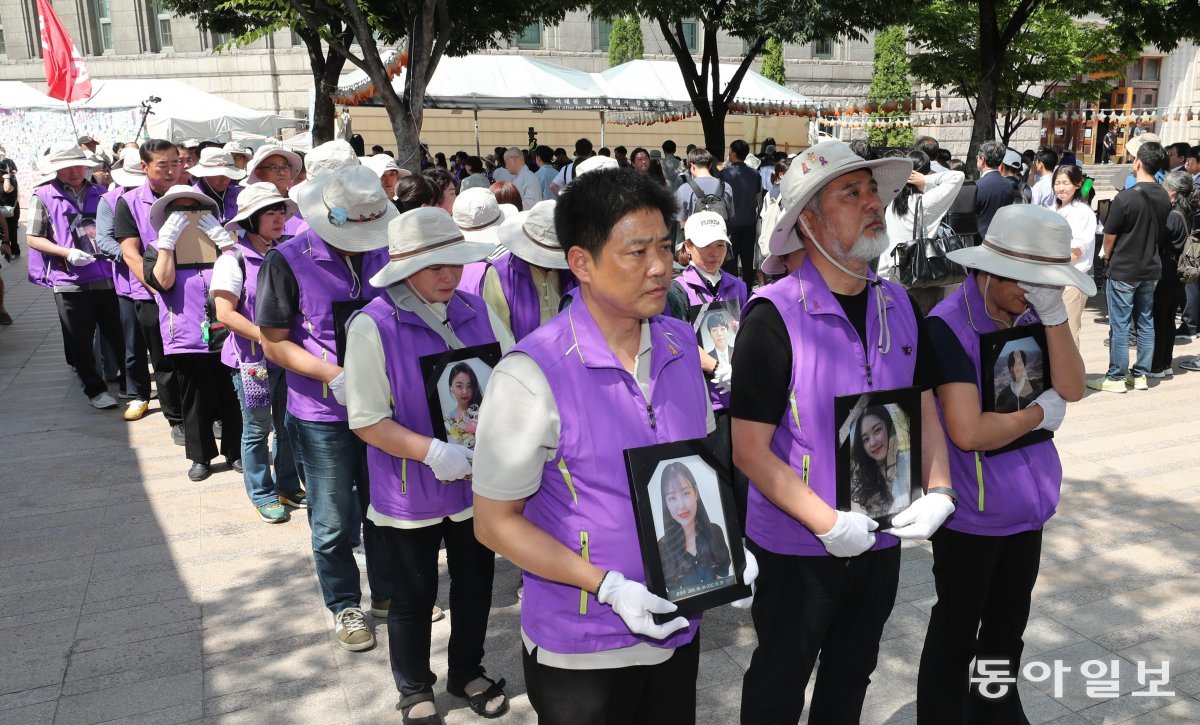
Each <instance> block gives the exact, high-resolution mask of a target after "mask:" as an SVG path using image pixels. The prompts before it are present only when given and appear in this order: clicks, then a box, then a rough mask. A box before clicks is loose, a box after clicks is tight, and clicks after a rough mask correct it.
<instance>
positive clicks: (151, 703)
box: [0, 259, 1200, 725]
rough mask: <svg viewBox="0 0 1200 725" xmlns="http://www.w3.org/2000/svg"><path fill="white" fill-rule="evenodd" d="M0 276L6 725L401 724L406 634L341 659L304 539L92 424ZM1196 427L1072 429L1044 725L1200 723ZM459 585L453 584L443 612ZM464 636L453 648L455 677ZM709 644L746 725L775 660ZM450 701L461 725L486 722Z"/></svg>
mask: <svg viewBox="0 0 1200 725" xmlns="http://www.w3.org/2000/svg"><path fill="white" fill-rule="evenodd" d="M0 275H2V276H3V279H4V281H5V283H6V285H7V286H8V296H7V297H8V299H7V307H8V310H9V312H10V313H11V314H12V316H13V317H14V318H15V319H16V323H15V324H14V325H12V326H11V327H4V328H0V501H2V504H0V723H51V722H55V723H100V722H115V721H120V722H131V723H155V724H158V723H182V722H192V721H201V720H203V721H205V722H221V723H225V722H230V723H233V722H246V723H272V722H313V723H342V722H369V723H374V722H379V723H382V722H399V720H400V716H399V713H398V712H397V711H396V710H395V704H396V701H397V694H396V691H395V687H394V685H393V683H392V680H391V674H390V671H389V668H388V663H387V644H386V642H387V632H386V626H385V625H384V623H383V622H381V621H374V622H372V624H373V626H374V629H375V633H376V636H377V637H378V638H379V643H378V645H377V646H376V647H375V649H373V650H372V651H370V652H365V653H357V654H356V653H351V652H347V651H345V650H343V649H342V648H341V647H339V646H337V644H336V643H335V641H334V640H333V638H332V636H331V626H332V620H331V618H330V617H329V616H328V615H327V614H326V612H325V610H324V608H323V607H322V605H321V598H320V595H319V592H318V589H317V584H316V579H315V576H314V573H313V563H312V556H311V552H310V549H309V530H308V525H307V522H306V521H305V517H304V516H303V515H293V517H292V520H291V521H290V522H289V523H286V524H282V525H276V526H269V525H266V524H263V523H261V522H260V521H259V519H258V517H257V515H256V512H255V510H254V509H253V507H251V505H250V504H249V502H248V500H247V498H246V494H245V491H244V489H243V487H242V482H241V477H240V475H238V474H235V473H234V472H232V471H229V470H226V469H225V468H224V467H223V465H222V466H219V467H218V468H217V473H215V474H214V475H213V476H212V477H211V478H209V479H208V480H207V481H204V482H203V483H199V484H196V483H192V482H190V481H188V479H187V476H186V470H187V463H186V461H185V460H184V458H183V450H182V449H181V448H178V447H176V446H174V445H172V444H171V441H170V436H169V431H168V428H167V426H166V425H165V424H164V422H163V419H162V417H161V416H160V415H158V414H157V403H154V404H152V410H153V411H155V413H154V414H153V415H151V416H149V417H147V418H145V419H143V420H141V421H139V422H136V423H126V422H124V421H123V420H122V419H121V414H120V411H119V410H109V411H97V410H93V409H92V408H91V407H90V406H88V403H87V400H86V399H85V398H84V396H83V395H82V394H81V392H80V387H79V383H78V380H77V379H76V377H75V375H74V374H73V373H72V372H71V371H70V370H69V369H68V368H67V367H66V365H65V364H64V362H63V352H62V337H61V334H60V332H59V327H58V322H57V318H56V315H55V308H54V302H53V299H52V297H51V293H50V292H49V291H47V290H43V289H41V288H38V287H34V286H32V285H30V284H28V283H27V282H25V281H24V260H23V259H22V260H21V261H20V263H19V264H18V265H9V264H5V266H4V269H3V270H0ZM1096 317H1097V313H1096V310H1095V308H1094V306H1093V307H1092V308H1089V310H1088V311H1087V312H1085V314H1084V320H1085V326H1084V331H1083V348H1084V358H1085V360H1086V361H1087V363H1088V372H1089V373H1090V374H1098V373H1100V372H1102V371H1103V369H1104V368H1105V367H1106V364H1107V349H1106V348H1105V347H1103V345H1102V341H1103V339H1104V337H1105V335H1106V331H1107V328H1106V327H1105V326H1104V325H1102V324H1098V323H1096V322H1095V321H1094V320H1095V318H1096ZM1177 352H1178V353H1179V354H1194V353H1197V352H1200V342H1195V343H1192V344H1190V345H1187V346H1183V347H1181V348H1178V349H1177ZM113 392H114V394H115V392H116V391H115V390H114V391H113ZM1198 411H1200V373H1190V374H1178V375H1176V377H1175V379H1174V380H1167V381H1165V382H1163V381H1158V382H1157V384H1156V383H1155V381H1152V383H1151V389H1150V390H1149V392H1130V393H1129V394H1126V395H1112V394H1093V395H1091V396H1090V397H1088V398H1087V399H1086V400H1085V401H1083V402H1081V403H1078V404H1075V405H1072V406H1071V407H1070V408H1069V411H1068V414H1067V419H1066V423H1065V424H1064V426H1063V428H1062V429H1061V430H1060V431H1059V433H1058V436H1057V439H1056V440H1057V443H1058V448H1059V451H1060V452H1061V455H1062V459H1063V468H1064V470H1065V473H1066V480H1065V481H1064V484H1063V497H1062V504H1061V505H1060V507H1059V513H1058V515H1057V516H1056V517H1055V518H1054V519H1053V520H1052V521H1051V522H1050V525H1049V526H1048V528H1047V531H1046V535H1045V552H1044V554H1043V558H1042V571H1041V576H1040V578H1039V580H1038V586H1037V590H1036V591H1035V594H1034V611H1033V614H1032V617H1031V621H1030V624H1029V629H1028V632H1027V636H1026V641H1027V646H1026V655H1027V657H1026V659H1027V661H1028V662H1035V661H1036V662H1043V663H1046V664H1047V665H1049V666H1053V664H1054V663H1055V662H1056V661H1057V662H1060V663H1061V664H1062V665H1063V666H1064V667H1067V668H1070V671H1069V672H1067V673H1066V674H1065V675H1064V677H1063V686H1062V689H1063V692H1062V696H1061V697H1054V696H1053V689H1054V684H1053V679H1054V678H1053V677H1050V678H1049V679H1048V680H1046V681H1044V682H1041V683H1038V684H1032V683H1029V682H1024V683H1022V695H1023V699H1024V702H1025V705H1026V711H1027V712H1028V714H1029V717H1030V720H1031V721H1032V722H1034V723H1047V722H1053V723H1056V724H1059V725H1068V724H1070V725H1074V724H1075V723H1118V722H1134V723H1138V724H1139V725H1140V724H1142V723H1196V722H1200V701H1198V697H1197V695H1198V693H1200V576H1197V571H1200V475H1198V474H1200V465H1198V463H1197V460H1198V458H1200V431H1198V430H1197V428H1198V426H1197V423H1198V422H1200V412H1198ZM614 475H622V474H621V473H620V472H614ZM996 485H999V484H996ZM930 565H931V555H930V551H929V546H928V544H927V543H926V544H924V545H906V546H905V549H904V560H903V567H902V574H901V582H900V594H899V597H898V600H897V602H896V607H895V610H894V611H893V613H892V616H891V620H890V621H889V622H888V626H887V629H886V631H885V634H884V641H883V645H882V651H881V654H880V661H879V667H878V669H877V671H876V674H875V678H874V682H873V683H872V685H871V687H870V689H869V690H868V692H867V702H866V708H865V710H864V714H863V722H864V723H909V722H913V721H914V719H915V718H914V716H915V691H916V676H917V671H916V664H917V662H918V659H919V657H920V651H921V645H922V641H923V638H924V632H925V626H926V621H927V618H928V613H929V609H930V607H931V605H932V604H933V601H934V592H933V578H932V574H931V572H930ZM444 577H445V569H444V567H443V582H442V595H443V596H442V598H441V602H442V604H443V606H445V592H446V586H447V581H446V580H445V578H444ZM517 582H518V573H517V571H516V570H515V569H514V568H513V567H512V566H511V565H509V564H507V563H505V562H500V563H499V564H498V566H497V570H496V586H495V595H494V599H493V604H492V614H491V626H490V631H489V636H488V641H487V650H488V655H487V657H486V659H485V665H486V666H487V667H488V671H489V674H491V675H492V676H494V677H505V678H507V679H508V692H509V694H510V695H511V696H512V699H513V703H512V704H513V707H512V711H511V712H510V714H508V715H507V716H506V717H505V718H503V719H502V720H500V721H499V722H503V723H532V722H534V721H535V716H534V714H533V711H532V710H531V708H530V707H529V703H528V699H527V697H526V696H525V694H524V685H523V678H522V675H521V668H520V658H519V650H518V647H519V637H518V620H519V607H520V604H519V601H518V600H517V597H516V588H517ZM363 587H364V592H365V591H366V581H365V577H364V581H363ZM453 618H454V614H453V612H450V613H449V617H448V618H447V619H446V620H444V621H442V622H440V623H437V624H435V625H434V627H433V634H434V645H433V649H434V671H435V672H437V673H438V674H439V676H441V677H443V678H444V676H445V648H446V641H447V637H448V635H449V631H450V625H451V622H452V621H453ZM368 622H371V620H370V619H368ZM701 643H702V649H703V654H702V656H701V664H700V678H699V683H698V687H699V688H700V691H699V704H698V717H697V719H698V721H699V722H701V723H735V722H737V713H738V701H739V698H740V693H741V678H742V673H743V671H744V670H745V668H746V666H747V664H748V662H749V659H750V655H751V652H752V651H753V649H754V631H753V628H752V626H751V624H750V618H749V614H748V613H746V612H742V611H739V610H733V609H731V608H729V607H723V608H721V609H718V610H715V611H713V612H711V613H709V614H708V615H707V616H706V618H705V622H704V626H703V629H702V634H701ZM1089 660H1100V661H1102V662H1103V663H1104V664H1105V665H1106V666H1108V663H1109V662H1110V661H1114V660H1115V661H1116V662H1117V663H1118V665H1119V668H1120V678H1119V692H1120V693H1121V694H1120V696H1117V697H1114V696H1112V695H1111V694H1109V695H1105V694H1102V693H1093V694H1097V695H1100V696H1098V697H1089V695H1088V693H1087V692H1086V690H1085V683H1084V682H1083V679H1082V677H1081V675H1080V674H1079V670H1080V668H1081V666H1082V665H1083V664H1084V663H1085V662H1087V661H1089ZM1164 661H1168V662H1169V663H1170V668H1171V671H1170V676H1171V679H1170V683H1169V685H1167V686H1166V687H1164V688H1162V689H1165V690H1168V691H1173V692H1174V694H1173V695H1171V696H1165V697H1141V696H1133V695H1132V694H1131V693H1132V692H1134V691H1136V690H1144V689H1145V687H1144V686H1143V685H1140V684H1139V683H1138V669H1137V668H1138V663H1142V662H1144V663H1146V665H1147V666H1148V667H1151V668H1158V667H1160V666H1161V663H1162V662H1164ZM1092 666H1093V667H1094V665H1092ZM1035 669H1036V667H1035ZM443 687H444V679H443V681H441V682H439V685H438V686H437V688H436V689H437V692H438V707H439V709H440V711H441V712H442V713H443V715H444V716H445V717H446V721H447V723H468V722H481V720H478V719H476V718H475V716H474V715H473V714H472V713H471V712H470V710H468V709H467V708H466V706H465V702H464V701H462V700H458V699H456V698H453V697H450V696H448V695H446V694H445V692H444V690H443V689H442V688H443Z"/></svg>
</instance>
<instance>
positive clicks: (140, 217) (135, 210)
mask: <svg viewBox="0 0 1200 725" xmlns="http://www.w3.org/2000/svg"><path fill="white" fill-rule="evenodd" d="M121 198H122V199H124V200H125V203H126V204H127V205H128V206H129V211H130V212H131V213H132V214H133V221H134V222H135V223H136V224H137V228H138V238H139V239H141V242H142V244H141V249H140V251H141V252H142V253H143V254H145V252H146V247H153V246H154V244H155V242H157V241H158V230H157V229H155V228H154V227H153V225H151V224H150V207H151V206H153V205H154V202H155V200H156V199H158V197H157V196H155V195H154V190H153V189H151V188H150V182H149V181H147V182H146V183H144V184H142V185H141V186H139V187H137V188H136V189H130V190H128V191H126V192H125V193H124V194H122V195H121ZM116 208H117V207H116V205H115V204H114V205H113V210H114V211H115V210H116ZM117 241H118V242H120V241H121V240H120V239H118V240H117ZM125 273H126V274H127V275H128V278H129V297H131V298H132V299H135V300H149V299H153V297H152V296H151V294H150V290H148V289H146V287H145V286H144V285H143V284H142V283H141V282H139V281H138V278H137V276H135V275H134V274H133V272H132V271H130V270H129V268H128V267H125Z"/></svg>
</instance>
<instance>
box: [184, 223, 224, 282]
mask: <svg viewBox="0 0 1200 725" xmlns="http://www.w3.org/2000/svg"><path fill="white" fill-rule="evenodd" d="M210 213H211V212H208V211H205V210H201V211H185V212H182V214H183V215H184V216H186V217H187V219H188V223H187V226H186V227H184V228H183V231H182V232H180V233H179V239H178V240H176V242H175V266H176V267H178V268H180V269H205V268H211V267H212V266H213V265H214V264H216V263H217V257H219V256H220V255H221V252H220V251H219V250H218V249H217V243H216V242H214V241H213V240H212V239H209V237H208V235H207V234H205V233H204V232H203V230H201V229H200V220H201V219H202V218H204V217H205V216H206V215H208V214H210Z"/></svg>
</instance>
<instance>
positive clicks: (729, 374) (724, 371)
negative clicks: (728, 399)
mask: <svg viewBox="0 0 1200 725" xmlns="http://www.w3.org/2000/svg"><path fill="white" fill-rule="evenodd" d="M732 378H733V366H732V365H726V364H725V363H721V364H720V365H718V366H717V369H716V370H714V371H713V383H715V384H716V386H717V390H719V391H721V392H722V393H728V392H729V391H730V390H732V389H733V380H732Z"/></svg>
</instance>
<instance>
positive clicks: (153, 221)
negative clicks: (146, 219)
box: [150, 184, 217, 229]
mask: <svg viewBox="0 0 1200 725" xmlns="http://www.w3.org/2000/svg"><path fill="white" fill-rule="evenodd" d="M179 199H195V200H196V201H198V202H200V206H201V207H202V208H204V209H207V210H209V211H211V212H214V213H215V212H216V211H217V202H215V201H213V200H212V198H211V197H209V196H208V194H205V193H204V192H201V191H196V190H195V189H193V188H192V187H190V186H188V185H186V184H176V185H175V186H172V187H171V188H170V189H167V193H165V194H163V195H162V196H160V197H158V198H157V199H155V200H154V203H153V204H152V205H151V206H150V226H152V227H154V228H155V229H160V228H161V227H162V225H163V222H165V221H166V220H167V217H168V216H170V214H169V213H168V212H167V207H168V206H169V205H170V204H171V202H173V201H178V200H179Z"/></svg>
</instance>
